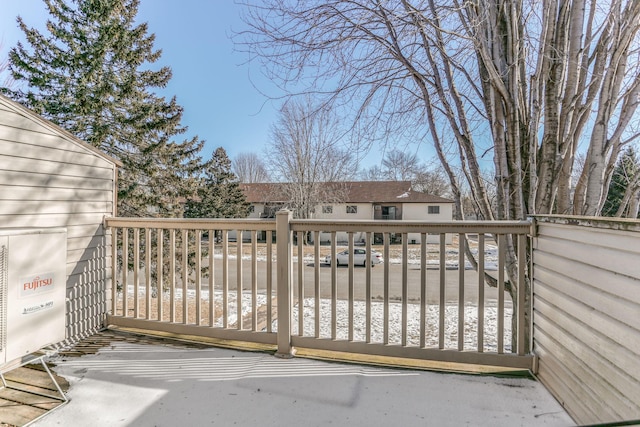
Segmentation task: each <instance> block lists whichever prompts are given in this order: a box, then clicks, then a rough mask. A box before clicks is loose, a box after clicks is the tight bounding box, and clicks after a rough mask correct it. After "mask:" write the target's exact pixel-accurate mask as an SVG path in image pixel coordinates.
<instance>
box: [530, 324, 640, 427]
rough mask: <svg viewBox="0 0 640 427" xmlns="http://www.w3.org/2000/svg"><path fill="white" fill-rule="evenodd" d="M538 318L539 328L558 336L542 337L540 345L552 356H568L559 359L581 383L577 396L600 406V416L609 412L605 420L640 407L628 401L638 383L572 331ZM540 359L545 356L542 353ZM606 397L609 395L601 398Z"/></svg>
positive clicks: (623, 416)
mask: <svg viewBox="0 0 640 427" xmlns="http://www.w3.org/2000/svg"><path fill="white" fill-rule="evenodd" d="M538 321H539V322H540V329H542V330H544V331H545V332H548V331H551V333H552V334H555V336H556V339H553V340H551V339H547V340H542V342H541V343H540V346H542V347H545V348H546V349H547V350H548V352H549V353H548V354H549V357H548V358H549V359H553V358H554V356H555V355H556V354H564V355H566V357H567V358H566V359H565V360H562V359H559V358H557V359H556V360H557V361H558V362H560V363H562V364H563V366H564V367H565V368H566V369H567V371H568V372H570V375H571V377H573V378H575V379H576V380H577V382H579V384H576V385H575V386H574V387H575V389H574V392H575V393H576V395H577V397H578V398H580V399H582V400H585V401H588V402H593V403H591V404H590V405H591V406H593V405H598V406H599V408H598V411H597V412H598V415H599V416H603V415H605V414H606V416H607V418H605V419H604V420H603V422H606V421H613V420H621V419H629V416H630V415H633V413H632V411H631V410H633V407H634V406H635V408H636V411H637V410H639V409H640V407H638V406H637V404H636V403H634V402H633V401H631V400H629V397H631V396H633V395H634V393H635V392H636V390H637V387H638V383H637V382H635V381H633V380H632V379H629V378H628V377H627V376H626V375H625V373H624V372H619V371H616V370H615V369H614V368H612V367H611V365H608V364H607V363H604V362H602V361H601V359H599V358H598V355H597V353H596V352H595V351H592V350H590V349H588V348H586V347H584V346H583V345H582V343H580V342H578V341H576V339H575V338H574V337H573V336H572V335H571V334H569V333H566V331H563V330H561V329H560V328H558V327H557V323H556V322H554V321H553V320H550V321H547V320H546V319H544V318H541V319H539V320H538ZM567 348H569V350H567ZM540 359H541V360H542V359H543V355H541V356H540ZM563 362H564V363H563ZM564 379H565V378H563V380H564ZM620 389H622V390H620ZM627 393H631V394H627ZM603 396H606V398H602V397H603ZM605 420H606V421H605Z"/></svg>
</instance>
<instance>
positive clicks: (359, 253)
mask: <svg viewBox="0 0 640 427" xmlns="http://www.w3.org/2000/svg"><path fill="white" fill-rule="evenodd" d="M367 260H369V262H371V266H372V267H373V266H375V265H376V264H380V263H382V261H383V259H382V254H380V252H376V251H371V256H367V251H366V250H365V249H360V248H356V249H354V250H353V264H354V265H361V266H363V267H364V266H366V265H367ZM325 262H326V263H327V264H331V255H329V256H327V257H326V258H325ZM336 264H337V265H347V264H349V250H348V249H346V250H344V251H342V252H339V253H338V254H337V255H336Z"/></svg>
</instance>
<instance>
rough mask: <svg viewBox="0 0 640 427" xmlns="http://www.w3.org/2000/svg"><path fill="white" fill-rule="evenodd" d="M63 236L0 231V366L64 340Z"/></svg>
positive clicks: (4, 367) (61, 233)
mask: <svg viewBox="0 0 640 427" xmlns="http://www.w3.org/2000/svg"><path fill="white" fill-rule="evenodd" d="M66 264H67V232H66V230H65V229H63V228H55V229H23V230H14V229H10V230H6V229H5V230H0V299H1V301H0V322H1V325H0V368H2V372H5V371H6V370H8V369H10V368H11V366H13V365H20V364H21V361H22V360H23V359H24V358H26V357H27V356H28V355H30V354H32V353H35V352H38V351H39V350H41V349H42V348H43V347H46V346H48V345H50V344H54V343H58V342H60V341H63V340H64V339H65V338H66V334H65V305H66V304H65V298H66V282H67V274H66Z"/></svg>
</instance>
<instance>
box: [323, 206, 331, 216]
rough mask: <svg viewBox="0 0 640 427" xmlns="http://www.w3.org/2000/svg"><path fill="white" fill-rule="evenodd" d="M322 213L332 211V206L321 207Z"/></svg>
mask: <svg viewBox="0 0 640 427" xmlns="http://www.w3.org/2000/svg"><path fill="white" fill-rule="evenodd" d="M322 213H323V214H330V213H333V206H323V207H322Z"/></svg>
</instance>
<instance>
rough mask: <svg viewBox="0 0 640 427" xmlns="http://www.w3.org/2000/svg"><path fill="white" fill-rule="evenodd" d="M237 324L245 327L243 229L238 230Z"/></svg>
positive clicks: (238, 327) (239, 327)
mask: <svg viewBox="0 0 640 427" xmlns="http://www.w3.org/2000/svg"><path fill="white" fill-rule="evenodd" d="M236 236H237V237H236V278H237V281H236V318H237V321H236V325H237V329H238V330H239V331H241V330H242V329H243V328H244V325H243V319H242V282H243V277H242V230H237V231H236Z"/></svg>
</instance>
